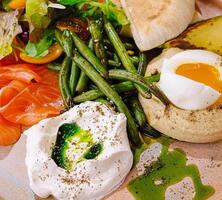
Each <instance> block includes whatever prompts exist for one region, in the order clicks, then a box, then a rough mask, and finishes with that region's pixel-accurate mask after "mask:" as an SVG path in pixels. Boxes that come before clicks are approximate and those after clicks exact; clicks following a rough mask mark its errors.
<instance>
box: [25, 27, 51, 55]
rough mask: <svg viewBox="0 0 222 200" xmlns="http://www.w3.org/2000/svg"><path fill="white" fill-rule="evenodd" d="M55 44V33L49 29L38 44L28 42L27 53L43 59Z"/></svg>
mask: <svg viewBox="0 0 222 200" xmlns="http://www.w3.org/2000/svg"><path fill="white" fill-rule="evenodd" d="M53 42H54V31H53V30H52V29H47V30H46V31H45V32H44V34H43V37H42V38H41V39H40V41H39V42H38V43H34V42H30V41H29V42H28V44H27V45H26V48H25V52H26V54H27V55H28V56H31V57H41V56H44V55H46V54H47V53H48V49H49V47H50V46H51V45H52V44H53Z"/></svg>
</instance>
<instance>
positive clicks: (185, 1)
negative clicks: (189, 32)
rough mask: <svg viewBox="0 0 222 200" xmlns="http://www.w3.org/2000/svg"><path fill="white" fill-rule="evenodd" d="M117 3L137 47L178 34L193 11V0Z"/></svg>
mask: <svg viewBox="0 0 222 200" xmlns="http://www.w3.org/2000/svg"><path fill="white" fill-rule="evenodd" d="M121 4H122V7H123V9H124V10H125V12H126V15H127V16H128V18H129V20H130V22H131V31H132V34H133V37H134V40H135V42H136V44H137V46H138V47H139V49H140V50H141V51H146V50H150V49H152V48H155V47H157V46H159V45H161V44H163V43H164V42H165V41H167V40H169V39H172V38H174V37H176V36H178V35H179V34H180V33H182V32H183V31H184V30H185V29H186V28H187V26H188V25H189V24H190V23H191V21H192V19H193V16H194V13H195V0H121Z"/></svg>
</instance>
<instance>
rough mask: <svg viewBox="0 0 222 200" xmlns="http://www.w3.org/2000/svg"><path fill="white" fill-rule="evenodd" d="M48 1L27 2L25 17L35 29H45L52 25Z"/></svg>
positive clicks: (28, 0)
mask: <svg viewBox="0 0 222 200" xmlns="http://www.w3.org/2000/svg"><path fill="white" fill-rule="evenodd" d="M47 15H48V0H38V1H36V0H27V1H26V13H25V17H26V19H27V20H28V22H29V23H30V24H31V25H32V26H34V28H38V29H45V28H47V27H48V25H49V23H50V18H49V17H48V16H47Z"/></svg>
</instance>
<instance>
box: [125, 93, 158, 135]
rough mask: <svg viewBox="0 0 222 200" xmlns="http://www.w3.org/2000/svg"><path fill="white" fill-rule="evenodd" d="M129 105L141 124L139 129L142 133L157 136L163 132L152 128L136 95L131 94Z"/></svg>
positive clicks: (137, 121)
mask: <svg viewBox="0 0 222 200" xmlns="http://www.w3.org/2000/svg"><path fill="white" fill-rule="evenodd" d="M129 105H130V109H131V113H132V115H133V117H134V119H135V120H136V123H137V124H138V126H139V130H140V131H141V133H142V134H145V135H146V136H149V137H153V138H157V137H159V136H160V135H161V134H160V132H159V131H157V130H155V129H154V128H152V127H151V126H150V125H149V124H148V122H147V119H146V115H145V113H144V111H143V108H142V106H141V104H140V102H139V100H138V97H136V96H131V97H130V99H129Z"/></svg>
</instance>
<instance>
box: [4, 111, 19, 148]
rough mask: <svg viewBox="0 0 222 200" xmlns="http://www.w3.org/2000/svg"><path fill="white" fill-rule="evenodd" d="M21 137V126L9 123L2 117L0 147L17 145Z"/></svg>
mask: <svg viewBox="0 0 222 200" xmlns="http://www.w3.org/2000/svg"><path fill="white" fill-rule="evenodd" d="M20 136H21V126H20V125H19V124H14V123H11V122H8V121H7V120H5V119H4V118H3V117H2V116H1V115H0V145H1V146H8V145H12V144H15V143H16V142H17V141H18V139H19V138H20Z"/></svg>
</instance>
